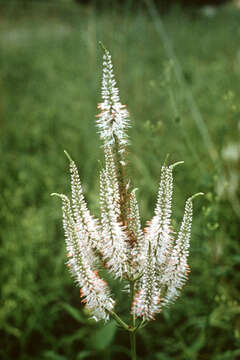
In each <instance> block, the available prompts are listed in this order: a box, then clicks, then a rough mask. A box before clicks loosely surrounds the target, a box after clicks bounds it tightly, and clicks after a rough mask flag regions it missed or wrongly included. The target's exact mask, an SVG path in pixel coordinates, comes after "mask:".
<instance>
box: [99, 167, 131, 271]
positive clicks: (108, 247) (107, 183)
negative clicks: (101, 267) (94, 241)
mask: <svg viewBox="0 0 240 360" xmlns="http://www.w3.org/2000/svg"><path fill="white" fill-rule="evenodd" d="M100 207H101V223H102V238H103V247H102V253H103V256H104V258H105V260H106V261H107V263H106V266H107V267H108V268H109V269H110V270H111V271H112V272H113V274H114V275H115V277H120V278H122V276H123V275H124V274H126V272H127V267H128V258H127V252H128V251H127V240H128V239H127V235H126V232H125V229H124V227H123V226H122V225H121V223H120V222H119V218H118V216H119V209H118V208H117V207H116V203H115V194H114V187H113V186H112V183H111V178H110V177H109V175H108V173H107V171H106V170H102V172H101V174H100Z"/></svg>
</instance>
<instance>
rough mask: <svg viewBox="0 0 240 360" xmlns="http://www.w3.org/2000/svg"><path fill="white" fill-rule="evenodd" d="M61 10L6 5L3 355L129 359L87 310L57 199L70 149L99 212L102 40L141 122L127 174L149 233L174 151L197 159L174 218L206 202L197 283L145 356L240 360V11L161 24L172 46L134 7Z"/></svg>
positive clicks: (151, 339) (184, 178)
mask: <svg viewBox="0 0 240 360" xmlns="http://www.w3.org/2000/svg"><path fill="white" fill-rule="evenodd" d="M12 4H14V3H12ZM15 4H16V3H15ZM61 6H62V7H61ZM61 6H57V5H54V3H49V5H47V4H46V3H45V4H41V3H40V4H38V5H37V4H35V5H32V6H31V7H30V6H29V7H27V8H25V10H22V9H20V7H19V6H17V5H16V6H12V7H5V8H3V9H2V15H1V18H0V52H1V57H0V126H1V145H0V154H1V174H0V186H1V199H0V202H1V207H0V222H1V247H0V262H1V274H0V283H1V294H2V299H1V309H0V334H1V343H2V346H1V349H0V356H1V357H2V358H4V359H13V358H14V359H21V360H26V359H27V360H28V359H48V360H64V359H89V360H91V359H106V360H107V359H116V360H117V359H119V360H120V359H123V358H127V357H128V356H129V352H128V338H127V337H126V338H125V334H123V333H121V332H120V331H119V332H117V333H116V330H117V329H116V327H115V325H114V324H113V323H109V324H108V325H106V326H105V327H102V325H97V324H95V323H94V322H92V321H89V320H88V316H87V314H86V313H85V312H84V310H83V309H82V307H81V305H80V301H79V290H78V289H75V288H74V286H73V283H72V280H71V279H70V277H69V274H68V272H67V270H66V269H65V266H64V263H65V249H64V240H63V232H62V229H61V214H60V211H59V207H58V206H57V205H56V202H55V201H54V200H53V199H52V198H50V196H49V195H50V193H52V192H55V191H57V192H68V193H69V190H70V189H69V177H68V169H67V168H68V166H67V161H66V158H65V156H64V154H63V149H67V150H68V152H69V153H70V154H71V156H72V157H73V158H74V159H75V160H76V162H77V163H78V165H79V169H80V173H81V178H82V182H83V184H84V187H85V190H86V194H87V198H88V202H89V205H90V208H91V209H92V210H93V211H94V212H95V213H98V173H99V171H98V169H99V165H98V164H99V160H100V161H101V159H102V153H101V149H100V142H99V139H98V136H97V134H96V128H95V115H96V104H97V102H98V101H99V100H100V81H101V52H100V50H99V48H98V45H97V42H98V40H101V41H102V42H103V43H104V44H105V45H106V47H107V48H109V49H110V50H111V52H112V55H113V61H114V64H115V72H116V74H117V79H118V84H119V86H120V94H121V99H122V101H123V103H126V104H127V106H128V109H129V111H130V114H131V120H132V128H131V129H130V136H131V148H130V153H129V162H130V163H131V164H132V166H131V167H129V172H130V173H131V174H132V176H133V178H134V179H135V186H137V187H138V188H139V191H138V198H139V200H140V207H141V212H142V216H143V219H144V221H145V220H147V219H149V218H150V217H151V215H152V211H153V206H154V201H155V194H156V191H157V187H158V180H159V173H160V166H161V164H162V163H163V161H164V159H165V157H166V154H168V153H169V154H170V160H171V161H172V162H174V161H179V160H184V161H185V164H184V165H183V166H182V167H181V168H180V167H179V169H177V171H176V175H175V182H176V188H177V191H176V194H175V196H174V201H175V208H174V210H175V215H176V218H177V219H179V217H180V214H181V213H182V210H183V205H184V200H185V198H186V197H187V196H189V195H190V194H193V193H196V192H199V191H203V192H204V193H206V196H205V198H204V199H201V200H199V201H197V202H196V204H195V220H194V224H193V240H192V247H191V266H192V274H191V276H190V281H189V283H188V285H187V286H186V288H185V290H184V294H183V296H182V297H181V299H180V300H179V301H178V302H177V303H176V305H174V306H173V307H172V308H170V309H169V310H167V311H164V312H163V314H162V316H161V317H160V318H159V319H158V321H155V322H152V323H151V325H150V327H149V328H147V329H142V330H141V333H140V339H139V344H138V349H139V358H140V359H141V358H142V359H149V360H152V359H162V360H168V359H178V360H184V359H191V360H194V359H201V360H207V359H213V360H225V359H226V360H227V359H229V360H232V359H238V358H239V354H240V351H239V345H240V322H239V319H240V317H239V315H240V304H239V268H240V256H239V254H240V245H239V241H238V238H239V217H238V215H239V214H237V213H236V212H237V211H236V204H237V202H238V201H239V190H236V192H235V193H234V194H233V196H231V197H230V199H229V194H228V191H227V190H228V188H229V186H230V185H231V183H230V181H231V174H232V173H233V172H234V173H236V174H237V176H238V180H237V181H239V175H238V174H239V172H238V171H239V167H240V162H239V158H238V162H237V161H236V162H234V163H232V162H229V161H227V162H226V161H225V160H224V159H223V157H222V155H221V154H222V151H223V149H224V147H225V146H226V145H227V144H229V143H235V142H238V141H239V114H240V107H239V101H238V98H237V97H238V94H239V92H240V81H239V80H240V70H239V69H240V66H239V62H240V54H239V38H240V33H239V29H238V28H239V26H238V25H239V20H240V13H239V12H237V11H236V10H234V9H233V8H231V7H224V8H219V9H218V10H217V12H216V14H215V16H214V17H211V18H209V17H206V16H204V15H203V14H202V13H198V14H186V13H182V12H181V11H180V10H179V9H175V10H173V11H172V12H171V13H169V14H168V15H166V16H165V17H164V19H163V20H162V21H163V23H161V24H163V27H164V31H165V33H166V34H167V39H166V38H163V37H162V33H161V32H159V31H158V27H159V19H158V18H156V14H152V15H153V16H152V15H149V13H148V12H147V11H142V10H141V9H138V10H136V12H135V13H134V14H133V13H131V12H129V11H128V8H127V7H126V8H123V9H122V10H121V11H120V12H119V10H117V9H116V8H114V7H113V8H111V9H108V10H106V11H102V12H100V11H99V10H95V9H94V8H93V7H86V8H81V7H77V6H75V5H73V4H72V3H70V2H69V3H67V2H65V3H61ZM169 46H170V48H171V49H172V51H173V53H171V55H172V54H174V58H171V59H169V57H168V52H166V49H167V48H168V47H169ZM176 63H177V66H178V67H179V69H180V72H181V76H180V80H179V79H177V78H176V76H175V71H176ZM189 96H190V98H191V99H192V100H191V102H189ZM196 111H197V113H198V114H200V116H201V118H202V119H203V121H204V124H205V126H206V130H207V133H208V135H209V138H210V139H211V144H210V145H209V146H206V142H205V140H204V137H203V134H202V132H201V131H200V128H199V126H198V125H197V123H196V121H195V117H196ZM212 152H214V153H215V154H216V155H215V158H214V161H213V157H212V155H211V153H212ZM112 287H113V289H114V292H116V293H119V297H120V299H121V300H119V305H118V306H119V309H118V310H119V312H121V311H124V307H125V306H126V304H125V303H124V297H125V295H124V294H122V293H121V292H120V290H119V289H118V284H114V283H113V284H112ZM116 334H117V335H116Z"/></svg>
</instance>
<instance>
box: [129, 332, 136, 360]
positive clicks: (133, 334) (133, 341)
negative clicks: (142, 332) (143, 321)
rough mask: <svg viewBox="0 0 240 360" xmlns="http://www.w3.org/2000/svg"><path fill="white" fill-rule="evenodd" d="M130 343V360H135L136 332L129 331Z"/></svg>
mask: <svg viewBox="0 0 240 360" xmlns="http://www.w3.org/2000/svg"><path fill="white" fill-rule="evenodd" d="M130 343H131V356H132V360H136V359H137V354H136V332H135V331H130Z"/></svg>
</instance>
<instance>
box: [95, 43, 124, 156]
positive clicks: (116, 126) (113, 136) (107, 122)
mask: <svg viewBox="0 0 240 360" xmlns="http://www.w3.org/2000/svg"><path fill="white" fill-rule="evenodd" d="M100 45H101V47H102V49H103V52H104V55H103V78H102V99H103V102H101V103H100V104H99V105H98V108H99V109H100V114H99V115H97V116H98V120H97V126H98V129H99V134H100V138H101V139H102V140H103V143H104V145H105V146H110V147H112V148H113V147H115V148H116V149H117V151H118V152H119V153H120V154H122V153H124V152H125V149H126V145H127V143H128V136H127V133H126V130H127V129H128V127H129V120H128V116H129V114H128V111H127V110H126V106H125V105H122V104H121V102H120V99H119V94H118V92H119V91H118V88H117V87H116V81H115V78H114V74H113V65H112V59H111V55H110V53H109V51H108V50H107V49H106V48H105V47H104V46H103V45H102V43H100Z"/></svg>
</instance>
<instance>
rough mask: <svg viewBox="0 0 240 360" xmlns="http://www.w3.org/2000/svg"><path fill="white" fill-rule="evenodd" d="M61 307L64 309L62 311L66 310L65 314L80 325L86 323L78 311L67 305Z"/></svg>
mask: <svg viewBox="0 0 240 360" xmlns="http://www.w3.org/2000/svg"><path fill="white" fill-rule="evenodd" d="M61 306H62V307H63V308H64V310H66V312H67V313H68V314H69V315H71V316H72V318H73V319H74V320H76V321H78V322H80V323H82V324H85V323H86V320H85V319H84V318H83V316H81V313H80V311H79V310H77V309H76V308H74V307H73V306H71V305H69V304H67V303H62V304H61Z"/></svg>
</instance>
